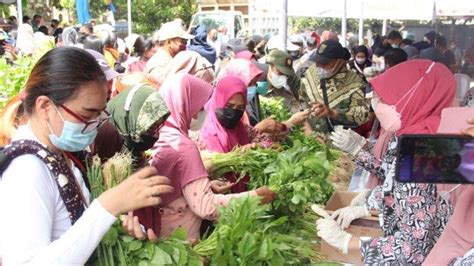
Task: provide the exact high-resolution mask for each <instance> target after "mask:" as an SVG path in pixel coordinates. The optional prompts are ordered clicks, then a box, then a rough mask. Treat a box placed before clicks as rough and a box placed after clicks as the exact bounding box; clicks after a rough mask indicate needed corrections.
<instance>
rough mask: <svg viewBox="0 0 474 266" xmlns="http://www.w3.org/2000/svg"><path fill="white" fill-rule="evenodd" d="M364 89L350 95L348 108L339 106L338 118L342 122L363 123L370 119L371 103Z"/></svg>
mask: <svg viewBox="0 0 474 266" xmlns="http://www.w3.org/2000/svg"><path fill="white" fill-rule="evenodd" d="M364 89H365V88H360V89H358V90H355V91H354V92H353V93H352V95H351V97H350V105H349V106H348V107H346V108H344V107H343V108H337V109H336V110H337V113H338V114H339V116H338V118H337V120H338V121H339V122H341V123H342V124H357V125H362V124H364V123H365V122H367V121H368V119H369V109H370V108H369V103H368V101H367V99H366V98H365V95H364Z"/></svg>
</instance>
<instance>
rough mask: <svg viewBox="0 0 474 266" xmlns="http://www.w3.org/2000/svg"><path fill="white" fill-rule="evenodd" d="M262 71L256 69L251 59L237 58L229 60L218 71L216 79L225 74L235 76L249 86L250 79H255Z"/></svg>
mask: <svg viewBox="0 0 474 266" xmlns="http://www.w3.org/2000/svg"><path fill="white" fill-rule="evenodd" d="M262 73H263V71H262V70H260V69H258V68H257V66H256V65H255V64H254V63H252V61H250V60H247V59H243V58H238V59H233V60H231V61H230V62H229V63H228V64H227V65H226V66H225V68H224V69H223V70H222V71H221V72H220V73H219V76H218V77H217V80H218V81H219V80H221V79H222V78H224V77H226V76H236V77H238V78H240V79H241V80H242V81H243V82H244V83H245V85H246V86H249V85H250V83H251V82H252V80H257V79H258V77H259V76H260V75H262Z"/></svg>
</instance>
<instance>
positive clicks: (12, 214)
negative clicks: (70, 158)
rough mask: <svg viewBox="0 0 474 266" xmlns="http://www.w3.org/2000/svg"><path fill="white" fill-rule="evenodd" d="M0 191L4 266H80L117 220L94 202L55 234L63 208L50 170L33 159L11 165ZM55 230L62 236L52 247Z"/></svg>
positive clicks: (3, 177) (31, 157) (24, 157)
mask: <svg viewBox="0 0 474 266" xmlns="http://www.w3.org/2000/svg"><path fill="white" fill-rule="evenodd" d="M25 165H28V167H25ZM0 187H1V193H0V194H1V195H0V204H1V205H0V211H1V213H7V214H8V216H7V217H4V218H3V219H1V220H0V235H1V239H0V249H1V252H2V256H3V263H4V264H5V265H18V264H31V265H58V264H63V265H64V264H66V265H67V264H69V265H78V264H84V263H85V262H86V261H87V260H88V258H89V257H90V256H91V254H92V253H93V251H94V249H95V248H96V247H97V245H98V243H99V242H100V240H101V239H102V237H103V235H104V234H105V233H106V232H107V230H108V229H109V228H110V226H111V225H112V224H113V223H114V222H115V220H116V218H115V217H114V216H113V215H111V214H110V213H108V212H107V211H106V210H105V209H104V208H103V207H102V206H101V205H100V203H99V202H98V201H94V202H93V203H92V204H91V206H90V207H89V208H88V209H87V210H86V211H85V212H84V213H83V215H82V216H81V218H80V219H79V220H78V221H77V222H76V223H75V224H74V225H73V226H70V225H69V226H68V227H67V228H58V227H59V226H58V225H57V224H55V219H56V218H57V217H56V216H57V215H58V213H59V212H61V211H63V212H64V211H65V210H64V208H65V207H64V203H62V199H61V198H60V196H59V191H58V190H57V187H56V183H55V181H54V180H53V178H52V176H51V174H50V173H49V170H48V169H47V168H46V166H45V165H44V164H43V162H42V161H40V160H39V159H37V158H36V157H34V155H25V156H21V157H19V158H17V159H15V160H13V161H12V163H11V164H10V166H9V168H8V169H7V170H6V171H5V172H4V174H3V176H2V180H1V182H0ZM12 202H14V203H15V204H8V203H12ZM58 202H59V203H61V204H58ZM59 230H65V233H63V234H62V235H61V236H60V237H59V238H58V239H56V240H54V241H53V240H52V239H53V232H54V231H59Z"/></svg>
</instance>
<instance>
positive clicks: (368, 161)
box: [354, 141, 381, 175]
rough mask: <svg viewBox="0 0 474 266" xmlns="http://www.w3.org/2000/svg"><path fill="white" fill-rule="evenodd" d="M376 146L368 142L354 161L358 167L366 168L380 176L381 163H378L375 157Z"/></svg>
mask: <svg viewBox="0 0 474 266" xmlns="http://www.w3.org/2000/svg"><path fill="white" fill-rule="evenodd" d="M374 146H375V143H374V142H371V141H367V144H366V145H365V146H364V147H363V148H362V149H361V150H360V151H359V153H357V155H356V156H355V158H354V160H355V163H356V164H357V165H358V166H360V167H362V168H364V169H365V170H366V171H368V172H370V173H371V174H376V175H378V174H379V173H380V171H381V169H380V166H379V165H380V163H381V162H380V161H377V159H376V158H375V156H374V152H373V151H374Z"/></svg>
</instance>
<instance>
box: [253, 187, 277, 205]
mask: <svg viewBox="0 0 474 266" xmlns="http://www.w3.org/2000/svg"><path fill="white" fill-rule="evenodd" d="M256 192H257V196H259V197H260V198H261V199H260V202H261V203H262V204H267V203H270V202H272V201H273V200H274V199H275V198H276V194H275V193H274V192H273V191H271V190H270V189H269V188H268V187H260V188H257V190H256Z"/></svg>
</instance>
